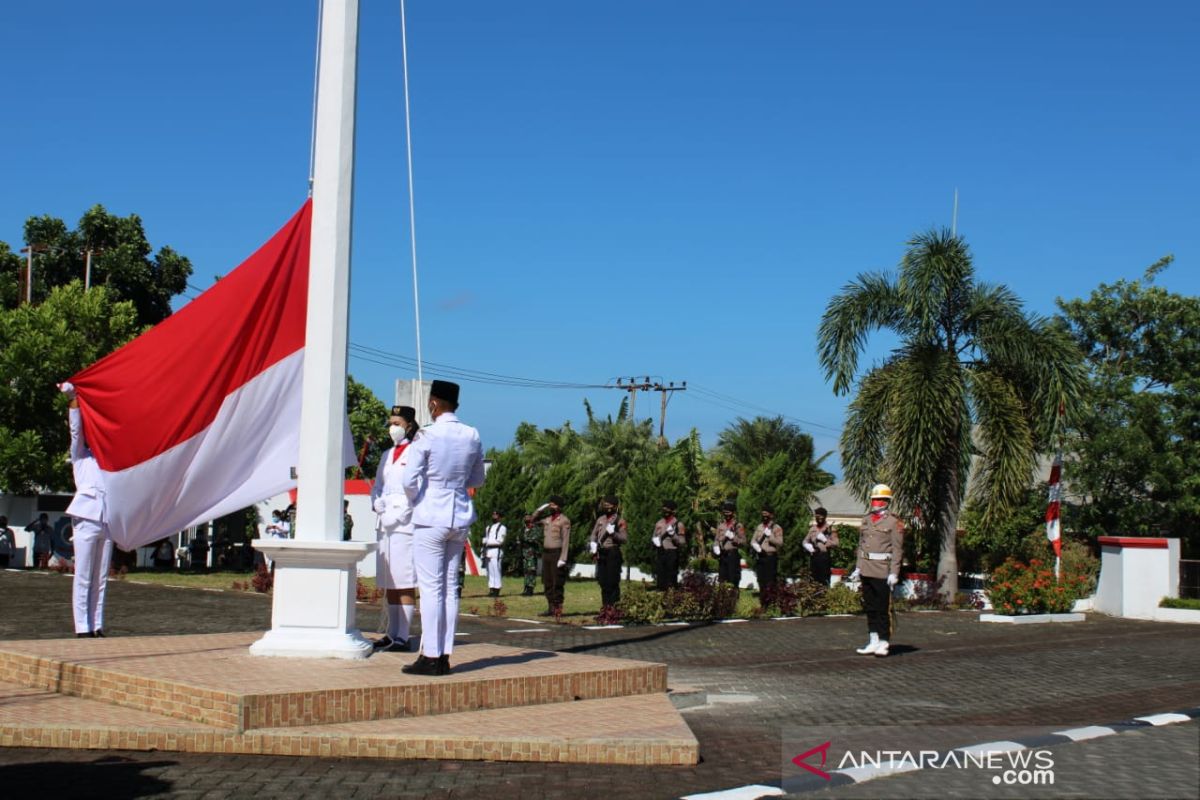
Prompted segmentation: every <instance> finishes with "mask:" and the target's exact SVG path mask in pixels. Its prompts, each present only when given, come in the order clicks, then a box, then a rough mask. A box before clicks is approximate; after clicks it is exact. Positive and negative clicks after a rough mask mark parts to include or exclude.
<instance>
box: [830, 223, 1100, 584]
mask: <svg viewBox="0 0 1200 800" xmlns="http://www.w3.org/2000/svg"><path fill="white" fill-rule="evenodd" d="M876 330H889V331H892V332H893V333H894V334H895V335H896V336H897V337H898V338H899V343H898V345H897V346H896V347H895V348H894V349H893V350H892V352H891V354H890V355H889V356H888V357H887V358H886V359H884V361H883V362H882V363H881V364H879V365H878V366H875V367H873V368H871V369H870V370H868V371H867V372H866V374H865V375H863V376H862V377H861V378H860V379H859V381H858V394H857V395H856V396H855V398H854V400H853V401H852V402H851V403H850V408H849V412H848V416H847V420H846V427H845V429H844V430H843V432H842V439H841V449H842V463H843V466H844V467H845V471H846V479H847V481H848V483H849V484H850V486H851V487H852V488H853V489H854V490H855V491H857V492H859V493H860V494H862V495H863V497H864V499H865V498H866V495H867V493H868V490H869V487H870V486H871V485H872V484H873V483H875V482H877V481H882V482H885V483H888V484H890V485H891V486H892V488H893V490H894V491H895V492H896V500H895V503H896V507H897V511H898V513H901V514H907V513H911V512H912V511H913V510H915V509H920V512H921V517H922V521H923V525H924V526H925V527H926V529H927V530H928V533H929V535H930V537H931V538H932V539H933V540H935V541H937V542H938V543H939V555H938V566H937V577H938V581H939V591H940V592H941V594H942V596H943V597H944V598H947V599H949V598H953V596H954V594H955V593H956V592H957V591H958V558H957V554H956V551H955V544H956V541H955V540H956V536H955V534H956V530H957V526H958V515H959V511H960V510H961V507H962V503H963V500H964V499H965V498H964V494H965V491H966V484H967V475H968V471H969V470H970V468H971V460H972V456H973V455H977V456H978V463H977V465H976V468H975V470H976V471H975V474H974V476H973V480H972V485H973V489H972V491H973V493H974V494H975V495H976V496H975V498H974V499H976V500H977V501H978V502H979V503H980V505H981V507H982V508H983V509H984V510H985V517H986V518H988V519H996V518H998V515H1000V514H1003V513H1005V512H1006V511H1007V510H1008V509H1009V508H1010V507H1012V506H1013V505H1014V504H1015V503H1016V502H1018V501H1019V500H1020V498H1021V497H1022V495H1023V493H1024V491H1025V490H1026V489H1027V488H1028V487H1029V485H1030V481H1031V479H1032V477H1033V469H1034V464H1035V458H1036V454H1037V452H1039V451H1045V450H1048V449H1049V440H1050V437H1051V435H1052V433H1053V432H1054V431H1055V430H1056V426H1057V425H1058V423H1059V419H1060V416H1061V414H1060V413H1059V412H1060V410H1065V411H1066V412H1067V414H1068V415H1071V414H1073V413H1075V411H1076V409H1075V405H1074V401H1075V400H1076V399H1077V398H1078V397H1080V396H1081V394H1082V393H1083V391H1084V387H1085V374H1084V371H1083V369H1082V364H1081V360H1080V355H1079V352H1078V350H1077V349H1076V348H1075V346H1074V345H1073V344H1072V343H1071V341H1070V340H1069V339H1068V338H1067V337H1066V336H1064V335H1063V334H1062V333H1061V331H1058V330H1056V329H1055V328H1054V327H1053V326H1052V325H1051V324H1050V321H1049V320H1047V319H1045V318H1042V317H1038V316H1033V315H1029V314H1026V313H1025V312H1024V311H1023V309H1022V306H1021V301H1020V299H1018V298H1017V297H1016V295H1014V294H1013V293H1012V291H1010V290H1009V289H1008V288H1007V287H1005V286H1000V285H993V284H987V283H981V282H977V281H976V280H975V272H974V267H973V266H972V263H971V254H970V252H969V250H968V248H967V245H966V242H965V241H963V239H961V238H959V237H956V236H953V235H951V234H950V233H949V232H948V231H944V230H942V231H937V230H932V231H929V232H927V233H924V234H921V235H919V236H917V237H916V238H914V239H913V240H912V241H910V242H908V251H907V252H906V253H905V255H904V258H903V259H902V260H901V262H900V268H899V276H898V277H897V278H893V277H892V276H891V275H890V274H883V273H865V274H860V275H859V276H858V277H857V278H856V279H855V280H854V281H852V282H851V283H850V284H848V285H847V286H846V287H845V288H844V289H843V290H842V292H841V293H840V294H838V295H837V296H835V297H834V298H833V299H832V300H830V302H829V306H828V307H827V308H826V310H825V314H824V316H823V317H822V319H821V327H820V330H819V333H818V339H817V341H818V345H817V346H818V353H819V356H820V359H821V366H822V367H824V369H825V378H826V380H832V381H833V390H834V393H835V394H839V395H841V394H847V393H848V392H849V391H850V388H851V386H852V385H853V383H854V381H855V378H856V373H857V367H858V358H859V355H860V354H861V353H862V351H863V349H864V347H865V345H866V343H867V337H868V334H870V333H871V332H873V331H876Z"/></svg>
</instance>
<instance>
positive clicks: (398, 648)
mask: <svg viewBox="0 0 1200 800" xmlns="http://www.w3.org/2000/svg"><path fill="white" fill-rule="evenodd" d="M375 652H376V653H407V652H408V639H392V640H391V644H389V645H387V646H386V647H380V648H379V649H378V650H376V651H375Z"/></svg>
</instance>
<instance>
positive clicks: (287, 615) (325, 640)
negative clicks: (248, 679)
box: [250, 539, 376, 658]
mask: <svg viewBox="0 0 1200 800" xmlns="http://www.w3.org/2000/svg"><path fill="white" fill-rule="evenodd" d="M254 547H255V548H256V549H258V550H261V551H262V552H263V553H264V554H265V555H267V556H268V557H269V558H271V559H272V560H273V561H274V562H275V588H274V590H273V594H274V597H273V599H272V601H271V630H269V631H267V633H266V635H265V636H263V637H262V638H261V639H259V640H258V641H257V642H255V643H254V644H252V645H250V653H251V655H256V656H287V657H292V658H366V657H367V656H369V655H370V654H371V643H370V642H369V641H367V640H366V639H364V638H363V636H362V634H360V633H359V631H358V626H357V625H356V624H355V621H354V602H355V597H356V590H357V582H358V571H357V565H358V562H359V560H360V559H362V557H363V556H365V555H366V554H367V553H370V552H371V551H372V550H374V549H375V547H376V545H375V543H374V542H332V541H307V540H297V539H282V540H276V539H255V540H254Z"/></svg>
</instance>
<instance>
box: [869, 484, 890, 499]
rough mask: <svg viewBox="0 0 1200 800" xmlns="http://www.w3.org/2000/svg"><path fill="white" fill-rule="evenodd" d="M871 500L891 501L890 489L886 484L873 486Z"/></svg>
mask: <svg viewBox="0 0 1200 800" xmlns="http://www.w3.org/2000/svg"><path fill="white" fill-rule="evenodd" d="M871 499H872V500H891V499H892V487H890V486H888V485H887V484H886V483H877V484H875V486H873V487H872V488H871Z"/></svg>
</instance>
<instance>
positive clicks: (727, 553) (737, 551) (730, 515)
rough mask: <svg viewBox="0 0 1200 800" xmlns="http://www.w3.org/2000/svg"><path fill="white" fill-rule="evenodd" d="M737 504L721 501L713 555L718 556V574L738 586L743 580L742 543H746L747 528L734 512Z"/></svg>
mask: <svg viewBox="0 0 1200 800" xmlns="http://www.w3.org/2000/svg"><path fill="white" fill-rule="evenodd" d="M736 512H737V506H736V505H734V504H733V502H732V501H730V500H726V501H725V502H724V503H721V521H720V522H718V523H717V538H716V541H714V542H713V555H715V556H716V557H717V575H718V577H719V579H720V580H721V581H722V582H724V583H731V584H733V585H734V587H735V588H736V587H737V586H738V585H739V584H741V582H742V550H741V548H742V545H744V544H745V543H746V528H745V526H744V525H742V523H740V522H738V521H737V517H735V516H734V514H735V513H736Z"/></svg>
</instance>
